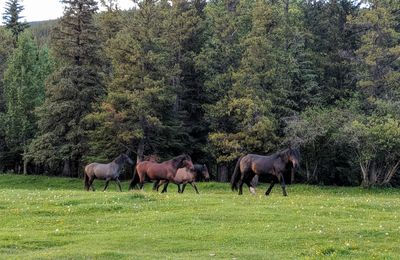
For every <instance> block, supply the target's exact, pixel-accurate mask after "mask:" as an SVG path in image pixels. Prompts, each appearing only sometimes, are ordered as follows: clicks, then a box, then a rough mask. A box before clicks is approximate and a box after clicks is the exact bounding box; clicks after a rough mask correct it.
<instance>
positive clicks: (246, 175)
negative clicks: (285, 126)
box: [231, 148, 300, 196]
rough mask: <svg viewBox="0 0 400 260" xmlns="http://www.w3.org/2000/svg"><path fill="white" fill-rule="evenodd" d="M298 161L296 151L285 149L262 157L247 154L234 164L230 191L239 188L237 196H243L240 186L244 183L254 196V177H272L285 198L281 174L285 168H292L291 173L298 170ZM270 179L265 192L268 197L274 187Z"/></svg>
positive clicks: (284, 187)
mask: <svg viewBox="0 0 400 260" xmlns="http://www.w3.org/2000/svg"><path fill="white" fill-rule="evenodd" d="M299 161H300V152H299V151H298V150H297V149H292V148H289V149H286V150H283V151H281V152H278V153H275V154H272V155H269V156H262V155H257V154H248V155H245V156H242V157H240V158H239V160H238V161H237V163H236V167H235V171H234V173H233V175H232V179H231V186H232V190H237V189H238V187H239V195H241V194H243V190H242V186H243V184H244V183H246V184H247V186H249V189H250V192H251V193H252V194H255V190H254V183H253V182H252V180H253V178H254V176H256V175H258V176H260V175H267V174H270V175H273V176H274V177H275V178H274V179H277V180H278V182H280V183H281V186H282V192H283V196H287V192H286V185H285V179H284V177H283V172H284V171H285V169H286V168H287V167H290V166H291V167H292V172H293V173H294V171H295V170H296V169H297V168H298V166H299ZM274 179H272V182H271V185H270V186H269V188H268V190H267V191H266V192H265V195H266V196H268V195H269V193H270V192H271V190H272V188H273V187H274V185H275V181H276V180H274Z"/></svg>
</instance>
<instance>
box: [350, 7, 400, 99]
mask: <svg viewBox="0 0 400 260" xmlns="http://www.w3.org/2000/svg"><path fill="white" fill-rule="evenodd" d="M399 22H400V3H399V2H397V1H369V7H368V8H366V9H363V10H361V13H360V15H359V16H357V17H354V19H352V20H351V21H350V24H351V25H353V26H354V27H355V28H356V29H357V31H359V32H361V34H362V36H361V46H360V48H359V49H358V50H357V52H356V54H357V57H358V61H359V63H358V64H357V65H358V78H359V81H358V86H359V87H360V88H361V89H362V90H363V92H364V93H365V94H366V96H367V97H369V98H372V99H383V100H386V101H395V102H398V101H399V99H400V87H399V86H400V59H399V58H400V27H399Z"/></svg>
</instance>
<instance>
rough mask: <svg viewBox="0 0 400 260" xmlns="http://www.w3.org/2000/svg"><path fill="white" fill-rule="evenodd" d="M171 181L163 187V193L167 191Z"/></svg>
mask: <svg viewBox="0 0 400 260" xmlns="http://www.w3.org/2000/svg"><path fill="white" fill-rule="evenodd" d="M168 184H169V181H167V182H166V183H165V184H164V188H163V189H162V191H161V193H164V192H167V188H168Z"/></svg>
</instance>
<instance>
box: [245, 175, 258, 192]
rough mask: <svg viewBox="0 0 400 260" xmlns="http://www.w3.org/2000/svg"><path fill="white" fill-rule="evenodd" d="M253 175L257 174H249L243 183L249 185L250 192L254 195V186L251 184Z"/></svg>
mask: <svg viewBox="0 0 400 260" xmlns="http://www.w3.org/2000/svg"><path fill="white" fill-rule="evenodd" d="M254 176H257V175H253V174H249V176H248V177H247V178H246V182H245V183H246V184H247V186H248V187H249V190H250V193H251V194H253V195H256V190H255V188H254V186H253V178H254Z"/></svg>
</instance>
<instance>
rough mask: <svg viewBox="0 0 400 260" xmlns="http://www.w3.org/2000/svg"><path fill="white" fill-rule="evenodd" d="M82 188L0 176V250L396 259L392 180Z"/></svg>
mask: <svg viewBox="0 0 400 260" xmlns="http://www.w3.org/2000/svg"><path fill="white" fill-rule="evenodd" d="M95 186H96V188H97V191H96V192H86V191H83V183H82V180H78V179H66V178H51V177H43V176H17V175H7V174H3V175H0V219H1V225H0V258H1V259H9V258H12V259H83V258H86V259H87V258H89V259H128V258H129V259H160V258H161V259H293V258H296V259H299V258H300V259H319V258H323V257H329V258H346V259H349V258H352V259H366V258H369V259H370V258H379V259H382V258H385V259H399V258H400V243H399V242H400V221H399V220H400V189H392V188H386V189H363V188H359V187H319V186H308V185H291V186H288V187H287V191H288V194H289V196H288V197H283V196H282V193H281V189H280V187H279V186H277V187H275V188H274V189H273V191H272V193H271V195H270V197H268V198H266V197H265V196H264V195H263V194H264V192H265V185H261V186H259V187H258V188H257V195H256V196H253V195H250V193H249V192H248V190H247V189H246V190H245V192H244V195H243V196H238V195H237V194H236V193H233V192H231V190H230V188H229V185H228V184H221V183H214V182H209V183H199V185H198V186H199V190H200V194H199V195H196V194H195V193H194V190H193V189H192V187H190V186H188V187H187V188H186V191H185V193H184V194H178V193H177V192H176V191H177V189H176V186H175V185H170V187H169V191H168V193H166V194H159V193H157V192H153V191H152V190H151V185H150V184H147V185H146V186H145V191H133V192H128V191H127V186H128V183H127V182H124V185H123V190H124V192H122V193H121V192H117V187H116V185H115V184H113V183H112V184H110V186H109V189H108V191H106V192H101V189H102V188H103V182H101V181H95Z"/></svg>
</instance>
